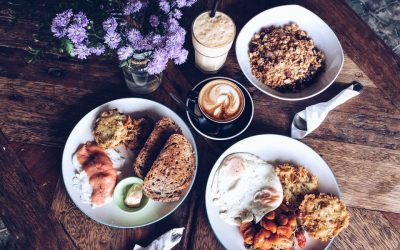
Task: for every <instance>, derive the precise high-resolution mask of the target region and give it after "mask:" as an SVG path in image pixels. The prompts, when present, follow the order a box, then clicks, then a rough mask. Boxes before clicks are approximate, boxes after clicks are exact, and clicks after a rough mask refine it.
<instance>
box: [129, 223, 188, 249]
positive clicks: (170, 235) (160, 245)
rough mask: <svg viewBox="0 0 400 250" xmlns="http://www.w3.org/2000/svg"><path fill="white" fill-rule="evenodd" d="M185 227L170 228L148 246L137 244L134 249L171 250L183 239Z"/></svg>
mask: <svg viewBox="0 0 400 250" xmlns="http://www.w3.org/2000/svg"><path fill="white" fill-rule="evenodd" d="M184 229H185V228H184V227H181V228H174V229H172V230H169V231H168V232H166V233H165V234H163V235H161V236H160V237H158V238H157V239H155V240H154V241H153V242H152V243H151V244H150V245H148V246H147V247H141V246H139V245H136V246H135V247H134V248H133V250H170V249H171V248H173V247H174V246H175V245H176V244H178V243H179V242H180V241H181V239H182V235H183V230H184Z"/></svg>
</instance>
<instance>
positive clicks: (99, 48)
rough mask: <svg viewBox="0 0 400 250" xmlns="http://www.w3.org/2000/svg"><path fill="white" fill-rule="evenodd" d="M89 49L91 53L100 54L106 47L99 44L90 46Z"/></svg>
mask: <svg viewBox="0 0 400 250" xmlns="http://www.w3.org/2000/svg"><path fill="white" fill-rule="evenodd" d="M89 50H90V53H91V54H95V55H96V56H101V55H102V54H104V52H105V51H106V47H104V46H103V45H100V46H98V47H92V48H90V49H89Z"/></svg>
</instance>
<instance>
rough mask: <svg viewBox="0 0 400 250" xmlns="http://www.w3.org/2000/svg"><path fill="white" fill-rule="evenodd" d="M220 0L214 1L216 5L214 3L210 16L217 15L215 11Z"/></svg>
mask: <svg viewBox="0 0 400 250" xmlns="http://www.w3.org/2000/svg"><path fill="white" fill-rule="evenodd" d="M219 1H220V0H215V1H214V5H213V8H212V10H211V13H210V17H214V16H215V13H216V12H217V8H218V4H219Z"/></svg>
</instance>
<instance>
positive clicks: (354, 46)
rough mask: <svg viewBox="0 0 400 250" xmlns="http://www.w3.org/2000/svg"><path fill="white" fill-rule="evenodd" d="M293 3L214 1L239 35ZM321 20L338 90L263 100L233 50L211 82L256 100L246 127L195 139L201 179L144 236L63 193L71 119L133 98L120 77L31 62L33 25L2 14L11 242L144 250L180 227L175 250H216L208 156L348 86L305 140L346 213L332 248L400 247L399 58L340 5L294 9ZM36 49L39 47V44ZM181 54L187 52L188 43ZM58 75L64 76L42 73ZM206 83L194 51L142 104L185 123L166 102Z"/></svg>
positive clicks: (313, 3)
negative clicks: (335, 63) (85, 210)
mask: <svg viewBox="0 0 400 250" xmlns="http://www.w3.org/2000/svg"><path fill="white" fill-rule="evenodd" d="M292 2H296V1H255V0H254V1H251V0H248V1H232V0H230V1H222V4H221V10H223V11H225V12H226V13H228V14H229V15H230V16H231V17H233V18H234V20H235V22H236V24H237V27H238V29H239V30H240V28H241V27H242V26H243V25H244V23H245V22H246V21H248V20H249V19H250V18H251V17H252V16H254V15H255V14H257V13H259V12H261V11H263V10H265V9H268V8H270V7H273V6H276V5H282V4H286V3H292ZM298 4H300V5H303V6H305V7H306V8H308V9H310V10H311V11H313V12H315V13H316V14H317V15H319V16H320V17H322V18H323V19H324V20H325V21H326V22H327V23H328V24H329V25H330V26H331V27H332V29H333V30H334V31H335V32H336V34H337V36H338V37H339V40H340V41H341V43H342V46H343V48H344V51H345V64H344V67H343V70H342V72H341V74H340V76H339V77H338V79H337V81H336V82H335V83H334V84H333V85H332V86H331V87H330V88H329V89H328V90H326V91H325V92H324V93H322V94H321V95H319V96H317V97H315V98H312V99H309V100H306V101H300V102H285V101H280V100H277V99H273V98H271V97H269V96H267V95H264V94H263V93H261V92H260V91H258V90H257V89H256V88H254V87H253V86H252V85H251V84H250V83H249V82H248V81H247V80H246V79H245V77H244V76H243V74H242V73H241V71H240V69H239V66H238V64H237V61H236V57H235V53H234V50H233V49H232V50H231V52H230V55H229V58H228V60H227V63H226V65H225V67H224V68H223V69H222V70H221V71H220V72H219V73H218V75H222V76H228V77H231V78H234V79H236V80H238V81H240V82H242V83H243V84H245V85H246V87H247V88H248V90H249V91H250V93H251V95H252V97H253V99H254V102H255V116H254V120H253V122H252V124H251V126H250V127H249V128H248V129H247V131H246V132H245V133H244V134H243V135H241V136H240V137H239V138H236V139H233V140H229V141H225V142H221V143H217V142H215V141H210V140H205V139H204V138H203V137H202V136H199V135H197V134H196V135H195V136H196V140H197V146H198V149H199V159H200V164H199V166H198V176H197V178H196V181H195V185H194V188H193V189H192V191H191V193H190V195H189V197H188V198H187V199H186V201H185V202H184V203H183V204H182V205H181V206H180V207H179V208H178V209H177V210H176V211H175V212H174V213H173V214H172V215H170V216H168V217H167V218H166V219H164V220H162V221H160V222H158V223H156V224H153V225H151V226H147V227H144V228H141V229H115V228H110V227H107V226H103V225H100V224H98V223H96V222H95V221H92V220H90V219H89V218H88V217H86V216H85V215H84V214H82V213H81V212H80V211H79V210H78V209H77V208H76V207H75V205H74V204H73V203H72V201H71V200H70V198H69V196H68V194H67V193H66V190H65V187H64V184H63V181H62V178H61V176H60V172H61V171H60V170H61V156H62V150H63V147H64V144H65V141H66V138H67V136H68V135H69V133H70V131H71V130H72V128H73V126H74V125H75V124H76V123H77V122H78V121H79V119H80V118H81V117H82V116H83V115H84V114H86V113H87V112H89V111H90V110H91V109H93V108H95V107H96V106H98V105H99V104H102V103H104V102H107V101H110V100H114V99H117V98H121V97H131V96H132V95H131V94H130V93H129V92H128V90H127V88H126V86H125V85H124V81H123V76H122V72H121V70H120V69H119V68H118V67H117V65H116V63H115V62H114V61H112V60H109V59H106V58H102V59H100V60H99V59H97V58H96V59H89V60H87V61H85V62H80V61H78V60H74V59H69V58H61V59H59V58H58V57H56V56H54V55H51V54H47V55H45V56H44V58H43V59H42V60H40V61H38V62H36V63H33V64H28V63H26V62H27V60H28V59H29V56H30V55H29V52H28V46H29V45H31V44H32V36H31V35H32V31H34V30H35V29H37V24H36V23H35V21H31V20H20V21H18V22H17V23H16V24H15V25H14V26H10V25H9V24H10V19H9V16H8V15H7V11H4V10H2V12H1V13H2V14H1V15H0V34H1V36H0V124H1V131H2V132H1V133H0V211H1V217H2V219H3V220H4V223H5V224H6V226H7V227H8V229H9V231H10V232H11V234H12V236H13V238H14V239H15V241H16V244H17V245H18V246H19V247H20V248H22V249H26V248H41V249H44V248H49V249H55V248H66V249H73V248H90V249H100V248H102V249H132V248H133V246H134V245H135V244H136V243H139V244H144V245H146V244H148V243H150V242H151V241H152V240H153V239H155V238H156V237H157V236H159V235H161V234H162V233H164V232H166V231H167V230H169V229H171V228H173V227H178V226H184V227H186V229H185V232H184V238H183V240H182V242H181V243H180V244H179V247H178V248H179V249H191V248H193V249H222V248H223V247H222V246H221V245H220V243H219V242H218V241H217V239H216V238H215V236H214V234H213V232H212V229H211V227H210V225H209V223H208V221H207V216H206V211H205V205H204V192H205V184H206V180H207V177H208V174H209V172H210V169H211V167H212V166H213V163H214V162H215V160H216V159H217V157H218V156H219V155H220V154H221V153H222V152H223V150H224V149H226V148H227V147H228V146H229V145H232V144H233V143H234V142H236V141H238V140H240V139H243V138H245V137H248V136H250V135H254V134H261V133H273V134H282V135H287V136H289V134H290V133H289V132H290V130H289V128H290V123H291V120H292V118H293V115H294V114H295V113H296V112H298V111H300V110H302V109H304V108H305V107H306V106H308V105H310V104H313V103H317V102H320V101H325V100H328V99H329V98H331V97H333V96H334V95H335V94H337V93H338V92H339V91H341V90H342V89H343V88H345V86H347V85H348V84H349V83H350V82H352V81H353V80H357V81H359V82H361V83H363V84H364V85H365V91H364V92H363V93H362V94H361V95H360V96H358V97H356V98H354V99H352V100H351V101H349V102H348V103H346V104H343V105H341V106H339V107H338V108H336V109H335V110H333V111H332V112H330V114H329V116H328V117H327V119H326V120H325V122H324V123H323V124H322V126H321V127H319V128H318V129H317V130H316V131H315V132H313V133H312V134H311V135H309V136H308V137H307V138H306V139H304V140H302V142H304V143H306V144H307V145H309V146H310V147H312V148H313V149H314V150H315V151H317V152H318V153H319V154H320V155H321V156H322V157H323V158H324V159H325V160H326V161H327V162H328V164H329V166H330V167H331V168H332V170H333V172H334V174H335V176H336V178H337V180H338V182H339V185H340V188H341V191H342V194H343V200H344V202H345V203H346V204H347V205H348V208H349V211H350V214H351V221H350V227H349V228H348V229H347V230H345V231H344V232H342V233H341V234H340V235H339V237H337V238H336V239H335V241H334V244H333V246H332V248H333V249H400V214H399V213H400V198H399V197H400V151H399V149H400V59H399V58H398V57H396V56H394V55H393V54H392V53H391V51H390V50H389V49H388V48H386V47H385V46H384V45H383V43H382V41H381V40H379V39H378V38H377V37H376V35H375V34H374V33H373V32H372V31H371V30H370V29H369V27H368V26H367V25H366V24H365V23H363V22H362V21H361V19H360V18H359V17H358V16H357V15H356V14H355V13H354V12H353V11H352V10H351V9H350V8H349V7H348V6H347V5H346V4H345V3H344V2H343V1H341V0H330V1H317V0H306V1H298ZM211 5H212V1H200V2H199V3H197V4H196V5H195V6H194V7H193V8H192V9H190V10H187V11H186V16H185V20H184V22H183V23H184V24H185V26H186V28H188V29H187V30H190V29H189V27H190V24H191V20H193V18H194V17H195V16H196V15H197V14H198V13H200V12H201V11H203V10H205V9H206V8H210V7H211ZM39 46H40V44H39ZM187 47H188V48H189V49H190V50H192V47H191V43H190V35H187ZM49 67H60V68H62V69H63V75H62V76H61V77H55V76H51V75H49V74H47V69H48V68H49ZM206 77H207V76H205V75H203V74H201V73H200V72H199V71H198V70H196V69H195V68H194V62H193V53H192V54H191V56H190V58H189V61H188V62H187V63H186V64H185V65H183V66H180V67H176V66H173V65H169V67H168V69H167V70H166V72H165V74H164V79H163V84H162V86H161V87H160V89H159V90H157V91H156V92H155V93H153V94H151V95H148V96H145V98H148V99H152V100H156V101H158V102H160V103H163V104H165V105H167V106H169V107H171V108H172V109H174V110H175V111H177V112H178V114H180V115H181V117H183V118H184V119H186V118H185V115H184V113H183V112H182V111H181V110H179V109H178V107H177V106H176V105H175V103H174V102H173V101H172V100H171V98H170V97H169V96H168V94H167V93H168V92H173V93H175V94H177V95H179V96H180V97H182V98H184V97H185V95H186V93H187V91H188V90H189V89H190V88H191V87H192V86H194V85H195V84H196V83H197V82H198V81H199V80H201V79H204V78H206Z"/></svg>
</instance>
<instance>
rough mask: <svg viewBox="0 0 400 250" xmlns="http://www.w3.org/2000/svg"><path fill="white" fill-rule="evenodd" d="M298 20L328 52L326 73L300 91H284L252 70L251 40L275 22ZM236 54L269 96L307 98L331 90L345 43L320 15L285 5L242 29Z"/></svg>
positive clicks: (241, 65) (251, 79) (249, 73)
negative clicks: (277, 88) (264, 81)
mask: <svg viewBox="0 0 400 250" xmlns="http://www.w3.org/2000/svg"><path fill="white" fill-rule="evenodd" d="M291 22H293V23H297V24H298V25H299V27H300V29H302V30H305V31H306V32H307V33H308V36H309V37H311V38H312V39H313V40H314V43H315V45H316V47H317V48H319V49H320V50H322V51H323V52H324V53H325V57H326V59H325V60H326V61H325V63H326V68H325V70H324V72H323V73H322V74H321V75H320V76H319V77H318V78H317V79H316V81H315V82H314V83H312V84H311V85H310V86H308V87H307V88H305V89H303V90H301V91H300V92H297V93H281V92H279V91H277V90H274V89H272V88H270V87H268V86H266V85H265V84H263V83H262V82H260V81H259V80H257V79H256V77H255V76H254V75H253V74H252V73H251V67H250V62H249V58H248V51H249V43H250V41H251V38H252V37H253V35H254V33H256V32H259V31H260V30H261V28H263V27H268V26H271V25H275V26H282V25H285V24H288V23H291ZM236 57H237V60H238V63H239V65H240V68H241V69H242V71H243V73H244V75H245V76H246V77H247V79H248V80H249V81H250V82H251V83H252V84H253V85H254V86H255V87H257V88H258V89H259V90H261V91H262V92H264V93H265V94H267V95H270V96H273V97H275V98H278V99H282V100H287V101H298V100H304V99H307V98H310V97H313V96H315V95H318V94H319V93H321V92H322V91H324V90H325V89H327V88H328V87H329V86H330V85H331V84H332V83H333V82H334V81H335V79H336V77H337V76H338V75H339V73H340V70H341V69H342V66H343V62H344V56H343V50H342V46H341V45H340V42H339V40H338V38H337V37H336V35H335V33H334V32H333V31H332V29H331V28H330V27H329V26H328V25H327V24H326V23H325V22H324V21H323V20H322V19H321V18H319V17H318V16H317V15H315V14H314V13H312V12H311V11H309V10H307V9H305V8H303V7H301V6H298V5H285V6H280V7H276V8H272V9H269V10H266V11H264V12H261V13H260V14H258V15H257V16H255V17H253V18H252V19H251V20H250V21H249V22H247V24H246V25H245V26H244V27H243V28H242V30H241V31H240V33H239V35H238V37H237V40H236Z"/></svg>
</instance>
